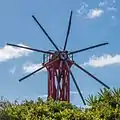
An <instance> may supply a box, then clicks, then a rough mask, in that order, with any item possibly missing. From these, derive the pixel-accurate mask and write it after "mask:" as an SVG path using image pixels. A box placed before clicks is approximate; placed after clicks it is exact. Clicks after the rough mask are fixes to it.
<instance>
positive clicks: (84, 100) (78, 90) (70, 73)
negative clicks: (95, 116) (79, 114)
mask: <svg viewBox="0 0 120 120" xmlns="http://www.w3.org/2000/svg"><path fill="white" fill-rule="evenodd" d="M64 62H65V64H66V66H67V69H68V70H69V72H70V75H71V77H72V79H73V82H74V84H75V86H76V88H77V90H78V93H79V95H80V97H81V99H82V101H83V103H84V105H86V103H85V100H84V98H83V95H82V93H81V91H80V89H79V87H78V85H77V82H76V80H75V77H74V75H73V74H72V72H71V70H70V68H69V66H68V63H67V61H66V60H65V61H64Z"/></svg>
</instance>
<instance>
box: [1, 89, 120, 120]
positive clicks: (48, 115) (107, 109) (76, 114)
mask: <svg viewBox="0 0 120 120" xmlns="http://www.w3.org/2000/svg"><path fill="white" fill-rule="evenodd" d="M86 101H87V105H88V106H90V107H88V108H78V107H76V106H74V105H72V104H70V103H67V102H65V101H54V100H53V99H48V100H46V101H43V100H42V99H41V98H38V99H37V100H36V101H33V100H29V101H28V100H24V101H23V102H22V103H18V102H17V101H15V102H14V103H11V102H9V101H8V100H5V99H1V101H0V120H120V89H119V88H118V89H115V88H114V89H113V90H108V89H101V90H100V91H99V92H98V94H97V95H96V96H93V95H89V97H88V98H87V99H86Z"/></svg>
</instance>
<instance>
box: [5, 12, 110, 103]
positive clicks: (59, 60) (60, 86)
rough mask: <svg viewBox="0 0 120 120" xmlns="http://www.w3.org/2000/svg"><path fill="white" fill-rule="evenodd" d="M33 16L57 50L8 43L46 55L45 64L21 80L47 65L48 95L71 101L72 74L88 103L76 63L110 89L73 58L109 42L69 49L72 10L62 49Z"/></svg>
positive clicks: (55, 98)
mask: <svg viewBox="0 0 120 120" xmlns="http://www.w3.org/2000/svg"><path fill="white" fill-rule="evenodd" d="M32 17H33V19H34V20H35V22H36V23H37V24H38V26H39V27H40V28H41V30H42V31H43V32H44V34H45V35H46V36H47V38H48V40H49V41H50V42H51V43H52V45H53V46H54V47H55V49H56V50H52V51H50V50H49V51H44V50H39V49H34V48H30V47H25V46H20V45H15V44H10V43H7V45H10V46H14V47H19V48H23V49H28V50H32V51H36V52H40V53H43V56H44V57H43V58H44V61H43V66H42V67H40V68H39V69H37V70H35V71H34V72H32V73H30V74H28V75H26V76H25V77H23V78H21V79H19V81H22V80H24V79H26V78H28V77H30V76H31V75H33V74H35V73H37V72H38V71H40V70H42V69H43V68H45V67H46V69H47V71H48V97H52V98H53V99H54V100H62V101H68V102H69V101H70V76H71V78H72V80H73V82H74V84H75V87H76V89H77V91H78V93H79V95H80V97H81V99H82V101H83V103H84V104H86V103H85V100H84V98H83V95H82V93H81V91H80V89H79V86H78V84H77V82H76V80H75V77H74V75H73V73H72V71H71V67H72V65H75V66H76V67H77V68H79V69H80V70H81V71H83V72H85V73H86V74H87V75H89V76H90V77H92V78H93V79H94V80H96V81H97V82H99V83H100V84H102V85H103V86H104V87H106V88H108V89H110V87H109V86H107V85H106V84H104V83H103V82H102V81H100V80H99V79H98V78H97V77H95V76H94V75H92V74H91V73H90V72H88V71H87V70H85V69H84V68H83V67H81V66H80V65H78V64H77V63H76V62H75V61H74V60H73V55H74V54H76V53H79V52H83V51H87V50H90V49H93V48H96V47H100V46H103V45H107V44H108V43H102V44H98V45H94V46H90V47H87V48H84V49H80V50H75V51H67V50H66V45H67V41H68V36H69V33H70V27H71V20H72V11H71V13H70V18H69V25H68V30H67V35H66V39H65V43H64V47H63V50H60V49H59V48H58V47H57V45H56V44H55V43H54V42H53V40H52V39H51V37H50V36H49V35H48V33H47V32H46V31H45V29H44V28H43V27H42V25H41V24H40V23H39V22H38V21H37V19H36V18H35V16H32Z"/></svg>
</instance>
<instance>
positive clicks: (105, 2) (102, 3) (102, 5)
mask: <svg viewBox="0 0 120 120" xmlns="http://www.w3.org/2000/svg"><path fill="white" fill-rule="evenodd" d="M105 5H107V1H104V2H100V3H99V5H98V6H99V7H104V6H105Z"/></svg>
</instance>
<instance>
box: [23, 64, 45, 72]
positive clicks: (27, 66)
mask: <svg viewBox="0 0 120 120" xmlns="http://www.w3.org/2000/svg"><path fill="white" fill-rule="evenodd" d="M40 67H42V64H41V63H40V64H33V63H30V62H29V63H26V64H24V65H23V72H24V73H31V72H33V71H35V70H37V69H39V68H40ZM42 71H46V68H44V69H42Z"/></svg>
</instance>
